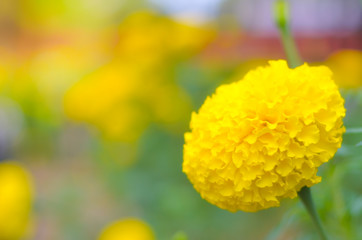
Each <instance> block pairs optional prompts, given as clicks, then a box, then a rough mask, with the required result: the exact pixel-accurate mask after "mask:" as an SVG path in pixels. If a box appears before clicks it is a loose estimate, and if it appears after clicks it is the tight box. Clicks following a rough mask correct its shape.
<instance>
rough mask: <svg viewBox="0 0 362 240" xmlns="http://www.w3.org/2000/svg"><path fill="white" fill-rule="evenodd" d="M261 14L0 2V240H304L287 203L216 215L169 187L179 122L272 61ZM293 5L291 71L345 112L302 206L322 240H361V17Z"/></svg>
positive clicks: (251, 3) (183, 126)
mask: <svg viewBox="0 0 362 240" xmlns="http://www.w3.org/2000/svg"><path fill="white" fill-rule="evenodd" d="M272 3H273V1H269V0H225V1H222V0H173V1H168V0H149V1H146V0H123V1H117V0H57V1H46V0H1V1H0V239H1V240H15V239H36V240H48V239H53V240H57V239H61V240H63V239H67V240H68V239H69V240H72V239H74V240H81V239H97V238H98V236H99V235H100V234H101V232H102V231H103V230H104V228H105V227H106V226H109V224H111V223H113V222H114V221H117V220H122V219H128V218H136V219H140V220H142V221H144V222H145V223H147V225H148V226H149V227H150V228H151V229H152V231H153V232H154V235H155V237H156V239H161V240H163V239H172V238H173V237H174V236H175V234H176V237H175V238H174V239H176V238H178V239H184V238H183V236H185V235H186V236H187V237H188V239H191V240H193V239H195V240H196V239H197V240H199V239H209V240H225V239H231V240H232V239H245V240H246V239H253V240H257V239H267V240H276V239H280V240H282V239H316V238H317V235H316V234H315V229H314V226H313V225H312V223H311V221H310V219H309V216H308V215H307V214H306V212H305V210H304V209H303V207H302V205H301V203H299V201H297V200H286V201H284V202H283V204H282V206H281V207H280V208H275V209H269V210H264V211H261V212H258V213H243V212H237V213H229V212H227V211H225V210H221V209H218V208H217V207H215V206H213V205H210V204H209V203H207V202H206V201H204V200H202V199H201V197H200V196H199V194H198V193H197V192H196V191H195V190H194V189H193V187H192V185H191V184H190V183H189V181H188V180H187V178H186V176H185V175H184V174H183V173H182V148H183V134H184V132H185V131H187V130H188V121H189V119H190V116H191V112H192V111H196V110H197V109H198V108H199V107H200V106H201V104H202V103H203V101H204V99H205V98H206V96H208V95H210V94H211V93H212V92H213V91H214V89H215V88H216V86H218V85H220V84H222V83H228V82H231V81H236V80H239V79H240V78H241V77H242V76H243V75H244V74H245V73H246V72H247V71H248V70H249V69H253V68H255V67H257V66H259V65H265V64H266V63H267V61H268V60H270V59H280V58H285V55H284V52H283V48H282V45H281V42H280V39H279V36H278V31H277V29H276V28H275V26H274V23H273V17H272V16H273V7H272ZM290 3H291V11H290V12H291V26H292V30H293V34H294V35H295V37H296V41H297V45H298V48H299V50H300V52H301V55H302V57H303V59H304V60H305V61H307V62H309V63H312V64H326V65H328V66H329V67H331V68H332V70H333V71H334V73H335V80H336V82H337V84H338V85H339V86H340V88H341V93H342V95H343V96H344V98H345V100H346V108H347V116H346V118H345V125H346V128H347V133H346V134H345V136H344V142H343V146H342V147H341V149H340V150H339V151H338V152H337V154H336V156H335V158H334V159H333V160H331V161H330V162H329V163H327V164H325V165H324V166H323V167H322V168H321V169H320V172H319V175H320V176H322V177H323V181H322V182H321V183H320V184H318V185H316V186H314V187H313V188H312V191H313V192H314V193H315V194H314V197H315V202H316V205H317V208H318V210H319V212H320V214H321V218H322V221H323V222H324V223H325V227H326V229H327V232H328V233H329V235H330V236H331V239H343V240H345V239H362V228H361V227H360V226H361V225H362V185H361V181H362V176H361V171H362V157H361V156H362V133H361V128H362V52H361V50H362V2H361V1H359V0H308V1H296V0H294V1H293V0H292V1H290ZM352 128H353V129H352ZM356 128H359V131H358V129H357V131H356ZM349 129H351V130H349ZM177 236H178V237H177ZM116 239H117V238H116ZM129 239H130V240H132V237H129Z"/></svg>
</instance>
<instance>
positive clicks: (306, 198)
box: [298, 187, 327, 240]
mask: <svg viewBox="0 0 362 240" xmlns="http://www.w3.org/2000/svg"><path fill="white" fill-rule="evenodd" d="M298 196H299V198H300V199H301V200H302V202H303V204H304V206H305V208H306V209H307V211H308V213H309V215H310V217H311V218H312V220H313V222H314V224H315V226H316V227H317V230H318V233H319V236H320V237H321V239H322V240H327V235H326V233H325V231H324V230H323V227H322V223H321V220H320V219H319V217H318V213H317V211H316V209H315V207H314V204H313V200H312V194H311V191H310V188H308V187H303V188H302V189H301V190H300V191H299V192H298Z"/></svg>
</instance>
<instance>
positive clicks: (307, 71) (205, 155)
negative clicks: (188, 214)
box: [183, 60, 345, 212]
mask: <svg viewBox="0 0 362 240" xmlns="http://www.w3.org/2000/svg"><path fill="white" fill-rule="evenodd" d="M269 64H270V65H269V66H266V67H259V68H257V69H256V70H253V71H250V72H249V73H248V74H247V75H246V76H245V77H244V78H243V79H242V80H240V81H238V82H234V83H231V84H228V85H222V86H220V87H219V88H217V89H216V93H215V94H214V95H212V96H211V97H208V98H207V99H206V101H205V102H204V104H203V106H202V107H201V108H200V110H199V112H198V113H193V114H192V118H191V123H190V127H191V132H188V133H186V134H185V145H184V161H183V171H184V172H185V173H186V175H187V176H188V178H189V180H190V181H191V183H192V184H193V185H194V187H195V189H196V190H197V191H198V192H199V193H200V194H201V197H202V198H204V199H205V200H207V201H209V202H210V203H212V204H214V205H216V206H218V207H220V208H222V209H227V210H229V211H232V212H234V211H237V210H243V211H247V212H254V211H258V210H261V209H266V208H269V207H275V206H279V204H280V200H281V199H283V198H294V197H296V196H297V192H298V191H299V190H300V189H301V188H302V187H304V186H308V187H310V186H312V185H314V184H316V183H318V182H320V181H321V178H320V177H319V176H317V175H316V173H317V170H318V167H319V166H320V165H321V164H322V163H324V162H327V161H328V160H329V159H331V158H332V157H333V155H334V154H335V152H336V151H337V149H338V148H339V147H340V146H341V142H342V134H343V132H344V131H345V129H344V126H343V122H342V119H343V117H344V116H345V109H344V106H343V104H344V100H343V98H342V97H341V95H340V93H339V91H338V88H337V86H336V84H335V83H334V81H333V80H332V72H331V71H330V70H329V69H328V68H327V67H325V66H318V67H311V66H308V65H307V64H304V65H302V66H300V67H297V68H295V69H290V68H288V66H287V63H286V62H285V61H284V60H279V61H270V62H269Z"/></svg>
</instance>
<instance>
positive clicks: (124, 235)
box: [98, 218, 155, 240]
mask: <svg viewBox="0 0 362 240" xmlns="http://www.w3.org/2000/svg"><path fill="white" fill-rule="evenodd" d="M154 239H155V237H154V234H153V231H152V229H151V228H150V227H149V226H148V225H147V224H146V223H145V222H143V221H141V220H138V219H135V218H127V219H124V220H120V221H117V222H114V223H112V224H111V225H109V226H108V227H106V228H105V229H104V230H103V232H102V233H101V235H100V237H99V238H98V240H154Z"/></svg>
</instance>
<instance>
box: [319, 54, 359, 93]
mask: <svg viewBox="0 0 362 240" xmlns="http://www.w3.org/2000/svg"><path fill="white" fill-rule="evenodd" d="M325 65H327V66H328V67H329V68H330V69H331V70H332V72H333V74H334V75H333V78H334V79H335V81H336V83H337V85H338V86H339V87H341V88H358V87H361V86H362V52H361V51H357V50H343V51H339V52H336V53H334V54H333V55H331V56H330V57H329V58H328V59H327V61H326V62H325Z"/></svg>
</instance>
